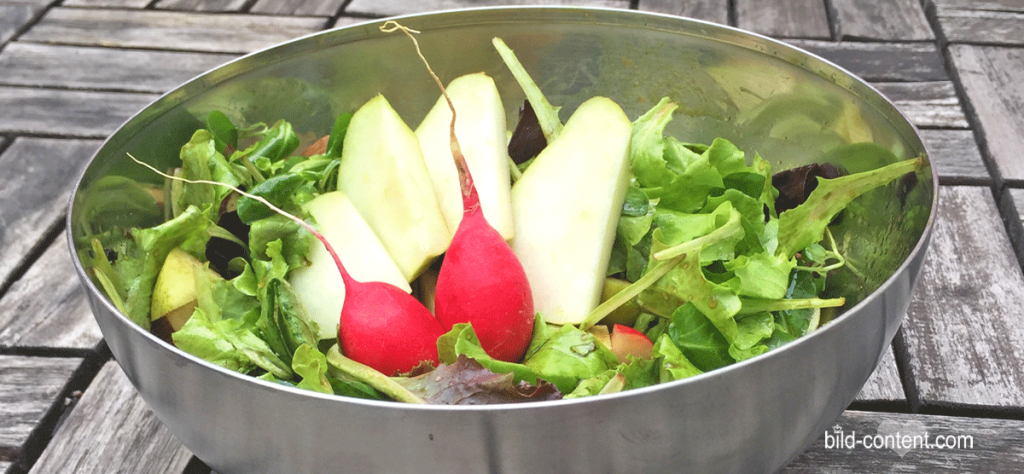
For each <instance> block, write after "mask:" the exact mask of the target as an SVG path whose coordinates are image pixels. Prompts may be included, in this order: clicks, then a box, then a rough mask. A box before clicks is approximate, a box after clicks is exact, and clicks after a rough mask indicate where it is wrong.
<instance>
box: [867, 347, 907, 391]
mask: <svg viewBox="0 0 1024 474" xmlns="http://www.w3.org/2000/svg"><path fill="white" fill-rule="evenodd" d="M854 400H856V401H858V402H868V403H876V402H886V403H892V402H906V400H907V396H906V394H904V393H903V383H902V382H900V374H899V370H897V368H896V358H895V357H893V354H892V347H889V348H888V349H886V351H885V353H884V354H883V355H882V360H880V361H878V367H876V368H875V371H874V372H873V373H872V374H871V377H869V378H868V381H867V382H865V383H864V387H862V388H861V389H860V393H858V394H857V398H855V399H854Z"/></svg>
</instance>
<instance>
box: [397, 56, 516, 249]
mask: <svg viewBox="0 0 1024 474" xmlns="http://www.w3.org/2000/svg"><path fill="white" fill-rule="evenodd" d="M446 90H447V92H448V97H450V98H451V100H452V105H454V107H455V113H456V117H455V136H456V137H458V140H459V146H460V147H461V149H462V154H463V156H465V158H466V164H467V165H468V166H469V171H470V174H471V175H472V176H473V181H474V184H475V185H476V189H477V193H478V194H479V195H480V208H481V210H482V211H483V213H484V218H485V219H487V222H488V223H489V224H491V227H493V228H494V229H495V230H497V231H498V233H499V234H501V236H502V238H504V239H505V240H510V239H511V238H512V236H513V234H514V233H515V229H514V227H513V225H512V205H511V199H510V193H511V190H512V184H511V183H512V182H511V178H510V177H509V167H508V166H509V165H508V162H509V160H508V149H507V145H506V143H507V136H506V134H507V127H506V125H505V108H504V106H503V105H502V103H501V96H500V95H499V94H498V88H497V86H495V85H494V79H492V78H491V77H490V76H488V75H486V74H484V73H482V72H480V73H474V74H467V75H464V76H460V77H458V78H456V79H455V80H453V81H452V82H451V83H449V84H448V87H446ZM451 121H452V112H451V109H450V108H449V106H448V101H446V100H445V99H444V97H443V96H442V97H440V98H438V100H437V103H435V104H434V107H433V108H432V109H430V112H429V113H427V116H426V117H425V118H424V119H423V122H421V123H420V126H419V127H417V128H416V136H417V137H418V138H419V141H420V148H421V149H422V150H423V159H424V160H425V161H426V164H427V170H428V171H430V178H431V179H432V180H433V182H434V192H435V194H437V199H438V202H439V203H440V205H441V212H442V213H444V218H445V221H446V222H447V223H448V228H449V229H450V230H452V232H453V233H454V231H455V230H456V229H458V228H459V223H460V222H462V215H463V206H462V186H461V183H460V182H459V173H458V171H457V170H456V168H455V161H454V159H453V158H452V148H451Z"/></svg>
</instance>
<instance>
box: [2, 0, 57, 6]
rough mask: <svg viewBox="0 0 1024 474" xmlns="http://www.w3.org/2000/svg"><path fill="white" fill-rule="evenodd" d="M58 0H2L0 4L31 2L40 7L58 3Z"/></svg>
mask: <svg viewBox="0 0 1024 474" xmlns="http://www.w3.org/2000/svg"><path fill="white" fill-rule="evenodd" d="M56 1H57V0H0V5H11V4H14V5H17V4H29V5H37V6H40V7H47V6H50V5H52V4H54V3H56Z"/></svg>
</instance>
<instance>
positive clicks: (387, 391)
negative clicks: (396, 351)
mask: <svg viewBox="0 0 1024 474" xmlns="http://www.w3.org/2000/svg"><path fill="white" fill-rule="evenodd" d="M327 363H329V364H331V365H332V366H334V368H336V369H338V370H340V371H342V372H344V373H346V374H348V375H350V376H352V377H353V378H355V379H356V380H358V381H360V382H364V383H366V384H367V385H369V386H371V387H373V388H375V389H377V390H379V391H380V392H381V393H383V394H384V395H387V396H389V397H391V398H392V399H394V400H395V401H398V402H403V403H419V404H424V403H426V402H425V401H423V399H422V398H420V397H417V396H416V395H415V394H413V393H412V392H410V391H409V390H408V389H406V388H405V387H403V386H401V385H400V384H399V383H398V382H395V381H394V380H391V378H390V377H388V376H387V375H384V374H382V373H380V372H378V371H376V370H374V369H372V368H370V367H369V366H366V365H363V364H360V363H359V362H356V361H354V360H352V359H349V358H348V357H345V356H343V355H341V350H339V349H338V345H337V344H335V345H333V346H331V348H330V350H328V351H327Z"/></svg>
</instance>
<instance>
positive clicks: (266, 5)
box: [249, 0, 345, 16]
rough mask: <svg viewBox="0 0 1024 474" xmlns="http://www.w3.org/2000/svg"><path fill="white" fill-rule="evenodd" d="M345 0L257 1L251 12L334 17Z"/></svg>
mask: <svg viewBox="0 0 1024 474" xmlns="http://www.w3.org/2000/svg"><path fill="white" fill-rule="evenodd" d="M344 4H345V0H323V1H321V0H284V1H282V0H257V2H256V4H255V5H253V6H252V9H251V10H249V11H251V12H253V13H265V14H270V15H306V16H334V15H335V14H337V13H338V11H339V10H341V7H342V6H343V5H344Z"/></svg>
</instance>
